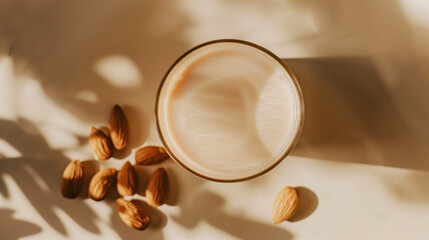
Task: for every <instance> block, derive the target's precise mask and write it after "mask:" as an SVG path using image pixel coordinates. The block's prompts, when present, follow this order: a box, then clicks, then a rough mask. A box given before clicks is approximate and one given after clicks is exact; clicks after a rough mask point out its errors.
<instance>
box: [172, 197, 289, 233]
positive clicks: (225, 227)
mask: <svg viewBox="0 0 429 240" xmlns="http://www.w3.org/2000/svg"><path fill="white" fill-rule="evenodd" d="M192 199H193V200H190V201H187V202H186V203H184V204H182V205H180V210H181V213H180V214H179V215H173V216H172V217H171V218H172V220H173V221H175V222H177V223H178V224H180V225H181V226H183V227H186V228H188V229H191V230H192V229H194V228H195V227H196V226H197V225H198V224H201V223H207V224H209V225H211V226H212V227H213V228H217V229H219V230H220V231H223V232H225V233H226V234H229V235H231V236H233V237H235V238H238V239H283V240H287V239H292V238H293V235H292V234H291V233H290V232H288V231H287V230H285V229H283V228H280V227H277V226H275V225H274V224H267V223H264V222H259V221H255V220H252V219H247V218H245V217H243V216H240V215H237V214H231V213H228V212H227V211H226V210H223V209H222V207H223V204H224V202H225V200H224V199H223V198H222V197H221V196H219V195H217V194H215V193H213V192H208V191H202V192H200V193H198V194H197V195H194V196H193V197H192Z"/></svg>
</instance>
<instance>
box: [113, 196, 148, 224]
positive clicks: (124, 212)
mask: <svg viewBox="0 0 429 240" xmlns="http://www.w3.org/2000/svg"><path fill="white" fill-rule="evenodd" d="M115 204H116V210H117V211H118V215H119V217H120V218H121V220H122V221H123V222H124V223H125V224H126V225H127V226H128V227H130V228H134V229H137V230H144V229H145V228H147V226H149V223H150V218H149V215H148V214H147V213H146V212H145V211H144V209H143V208H142V207H141V206H139V205H136V204H134V203H132V202H130V201H127V200H125V199H123V198H118V199H116V201H115Z"/></svg>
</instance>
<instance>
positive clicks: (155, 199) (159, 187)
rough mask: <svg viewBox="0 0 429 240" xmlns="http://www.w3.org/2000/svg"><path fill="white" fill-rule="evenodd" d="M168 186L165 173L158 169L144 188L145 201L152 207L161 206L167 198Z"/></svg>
mask: <svg viewBox="0 0 429 240" xmlns="http://www.w3.org/2000/svg"><path fill="white" fill-rule="evenodd" d="M168 192H169V184H168V176H167V172H166V171H165V169H164V168H158V169H157V170H156V171H155V172H154V173H153V174H152V176H151V177H150V179H149V183H148V184H147V187H146V199H147V201H148V203H149V204H150V205H152V206H154V207H158V206H161V205H162V204H164V203H165V200H166V199H167V197H168Z"/></svg>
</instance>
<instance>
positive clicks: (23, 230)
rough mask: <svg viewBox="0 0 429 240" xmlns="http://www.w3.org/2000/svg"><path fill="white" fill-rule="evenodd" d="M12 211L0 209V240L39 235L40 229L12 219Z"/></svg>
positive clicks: (15, 239)
mask: <svg viewBox="0 0 429 240" xmlns="http://www.w3.org/2000/svg"><path fill="white" fill-rule="evenodd" d="M12 215H13V211H12V210H9V209H4V208H1V209H0V219H1V221H2V224H0V239H8V240H17V239H21V238H22V237H26V236H30V235H33V234H36V233H39V232H40V231H41V230H42V229H41V228H40V227H39V226H37V225H35V224H33V223H30V222H27V221H22V220H17V219H14V218H13V217H12Z"/></svg>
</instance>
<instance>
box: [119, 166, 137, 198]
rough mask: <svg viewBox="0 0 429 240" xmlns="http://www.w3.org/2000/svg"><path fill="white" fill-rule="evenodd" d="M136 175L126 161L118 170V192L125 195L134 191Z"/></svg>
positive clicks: (129, 194)
mask: <svg viewBox="0 0 429 240" xmlns="http://www.w3.org/2000/svg"><path fill="white" fill-rule="evenodd" d="M136 187H137V175H136V170H135V169H134V167H133V166H132V165H131V164H130V163H129V162H128V161H127V162H126V163H125V164H124V165H123V166H122V168H121V170H119V172H118V183H117V188H118V193H119V194H120V195H121V196H123V197H125V196H131V195H133V194H134V193H135V192H136Z"/></svg>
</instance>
